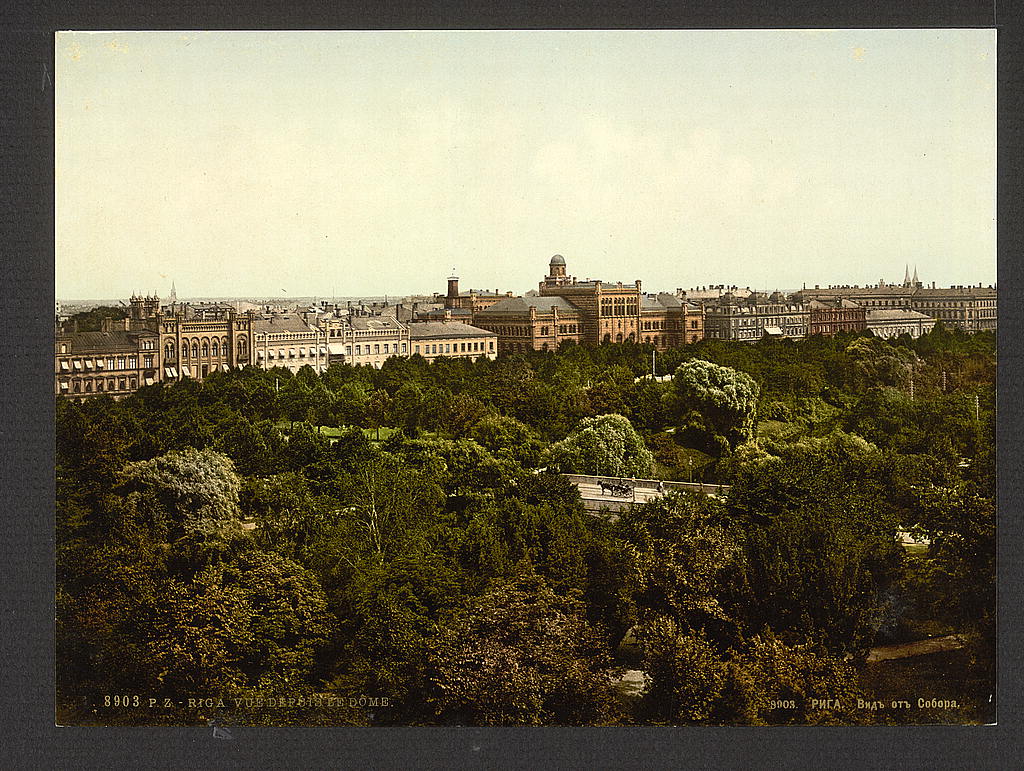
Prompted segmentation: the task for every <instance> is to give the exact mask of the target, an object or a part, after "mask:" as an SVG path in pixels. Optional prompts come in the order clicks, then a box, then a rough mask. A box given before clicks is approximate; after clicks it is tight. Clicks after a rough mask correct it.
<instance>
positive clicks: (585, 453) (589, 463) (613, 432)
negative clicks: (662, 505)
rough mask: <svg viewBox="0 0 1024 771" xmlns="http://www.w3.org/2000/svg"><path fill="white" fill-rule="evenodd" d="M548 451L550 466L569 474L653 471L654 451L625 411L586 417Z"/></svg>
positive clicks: (624, 474)
mask: <svg viewBox="0 0 1024 771" xmlns="http://www.w3.org/2000/svg"><path fill="white" fill-rule="evenodd" d="M549 452H550V458H551V466H552V467H553V468H557V469H558V470H559V471H561V472H563V473H568V474H598V475H603V476H616V477H644V476H650V475H651V474H652V473H653V472H654V455H653V454H652V453H651V451H650V450H648V449H647V447H646V446H645V445H644V441H643V439H642V438H641V437H640V434H638V433H637V432H636V429H634V428H633V424H632V423H630V422H629V420H628V419H627V418H625V417H623V416H622V415H598V416H596V417H593V418H584V419H583V420H581V421H580V423H579V425H578V426H576V428H575V430H574V431H573V432H572V433H571V434H569V436H567V437H566V438H565V439H563V440H562V441H561V442H558V443H556V444H554V445H552V446H551V449H550V451H549Z"/></svg>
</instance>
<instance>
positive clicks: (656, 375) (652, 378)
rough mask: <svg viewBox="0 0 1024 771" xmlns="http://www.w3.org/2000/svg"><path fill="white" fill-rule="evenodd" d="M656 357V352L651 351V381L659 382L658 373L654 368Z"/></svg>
mask: <svg viewBox="0 0 1024 771" xmlns="http://www.w3.org/2000/svg"><path fill="white" fill-rule="evenodd" d="M654 355H655V352H654V351H651V380H657V379H658V373H657V371H656V370H655V368H654Z"/></svg>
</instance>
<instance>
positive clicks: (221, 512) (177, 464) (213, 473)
mask: <svg viewBox="0 0 1024 771" xmlns="http://www.w3.org/2000/svg"><path fill="white" fill-rule="evenodd" d="M239 485H240V483H239V479H238V476H237V475H236V474H235V469H234V464H233V463H232V462H231V459H230V458H228V457H227V456H226V455H222V454H221V453H219V452H215V451H214V450H193V449H191V448H190V449H187V450H182V451H180V452H170V453H167V454H165V455H161V456H159V457H156V458H153V459H152V460H147V461H138V462H136V463H130V464H128V465H127V466H126V467H125V469H124V472H123V474H122V489H123V490H124V492H126V493H127V494H128V495H129V496H130V497H131V499H132V500H133V501H134V503H135V505H136V507H137V508H136V511H137V514H138V516H139V518H140V521H141V522H142V523H144V524H145V525H147V526H148V527H150V528H151V531H152V533H153V535H154V537H155V538H156V539H157V540H164V541H174V540H177V539H180V538H185V537H188V538H198V539H200V540H204V539H210V538H224V537H231V536H232V535H235V534H237V533H238V532H239V529H240V522H239V519H240V512H239V508H238V495H239Z"/></svg>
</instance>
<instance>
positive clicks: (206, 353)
mask: <svg viewBox="0 0 1024 771" xmlns="http://www.w3.org/2000/svg"><path fill="white" fill-rule="evenodd" d="M209 355H210V341H209V340H207V339H206V338H203V358H204V359H205V358H207V357H208V356H209Z"/></svg>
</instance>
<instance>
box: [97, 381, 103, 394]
mask: <svg viewBox="0 0 1024 771" xmlns="http://www.w3.org/2000/svg"><path fill="white" fill-rule="evenodd" d="M102 390H103V381H102V380H97V381H96V391H97V392H99V391H102Z"/></svg>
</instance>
